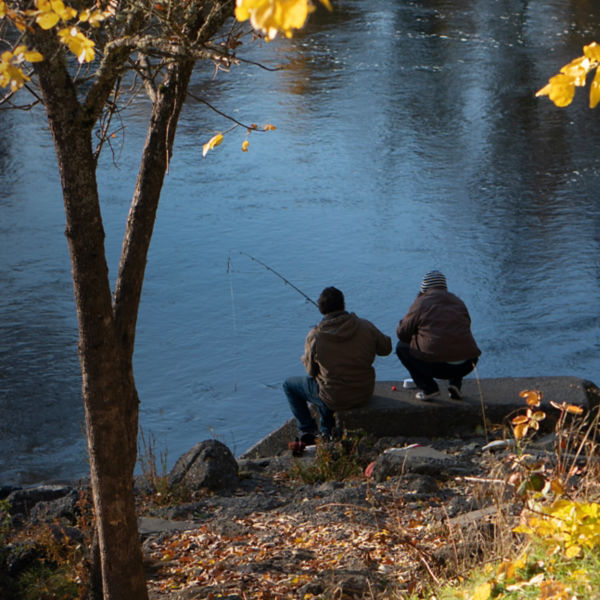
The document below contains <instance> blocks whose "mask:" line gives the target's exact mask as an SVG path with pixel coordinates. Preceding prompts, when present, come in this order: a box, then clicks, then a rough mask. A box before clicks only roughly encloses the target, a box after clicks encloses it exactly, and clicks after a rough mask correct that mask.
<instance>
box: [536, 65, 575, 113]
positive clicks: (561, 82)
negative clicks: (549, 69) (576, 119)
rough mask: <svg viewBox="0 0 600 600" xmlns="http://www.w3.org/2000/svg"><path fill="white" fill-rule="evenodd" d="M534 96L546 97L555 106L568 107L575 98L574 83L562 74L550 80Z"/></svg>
mask: <svg viewBox="0 0 600 600" xmlns="http://www.w3.org/2000/svg"><path fill="white" fill-rule="evenodd" d="M536 96H548V97H549V98H550V100H552V102H554V104H556V106H560V107H564V106H569V104H571V102H573V97H574V96H575V82H574V81H573V79H572V78H571V77H569V76H568V75H565V74H564V73H559V74H558V75H555V76H554V77H551V78H550V81H549V82H548V84H547V85H545V86H544V87H543V88H542V89H541V90H539V91H538V92H537V93H536Z"/></svg>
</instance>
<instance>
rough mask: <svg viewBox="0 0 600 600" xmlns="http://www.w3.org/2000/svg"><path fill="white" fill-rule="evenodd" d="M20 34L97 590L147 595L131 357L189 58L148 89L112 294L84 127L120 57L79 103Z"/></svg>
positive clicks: (64, 76)
mask: <svg viewBox="0 0 600 600" xmlns="http://www.w3.org/2000/svg"><path fill="white" fill-rule="evenodd" d="M232 11H233V2H232V0H225V2H224V3H223V4H218V6H217V8H215V9H214V10H213V11H212V12H211V13H210V17H209V18H208V21H206V22H205V21H204V16H203V12H202V11H201V10H198V14H197V17H196V19H194V20H193V22H192V23H188V27H189V28H190V30H191V31H192V32H196V33H197V32H198V31H199V30H200V28H201V27H203V31H204V35H205V36H206V38H207V39H208V38H209V37H210V36H211V35H212V34H213V33H214V32H215V31H216V29H218V27H220V25H221V24H222V23H223V21H224V20H225V19H226V18H227V17H228V16H230V15H231V13H232ZM29 35H30V36H31V38H32V39H33V40H34V42H35V46H36V48H37V49H39V50H40V51H41V52H42V54H43V55H44V57H45V59H44V61H42V62H39V63H36V65H35V70H36V74H37V76H38V80H39V86H40V89H41V92H42V98H43V103H44V106H45V108H46V113H47V117H48V123H49V125H50V129H51V131H52V135H53V138H54V145H55V150H56V155H57V159H58V168H59V172H60V178H61V183H62V189H63V200H64V206H65V215H66V231H65V233H66V236H67V240H68V243H69V251H70V256H71V265H72V276H73V287H74V292H75V305H76V309H77V318H78V326H79V360H80V363H81V373H82V391H83V402H84V407H85V419H86V429H87V441H88V453H89V458H90V476H91V484H92V494H93V499H94V509H95V517H96V530H97V540H98V551H99V556H100V565H101V572H102V594H103V598H104V599H105V600H147V598H148V593H147V590H146V581H145V574H144V568H143V563H142V552H141V546H140V543H139V535H138V528H137V515H136V511H135V497H134V491H133V472H134V468H135V462H136V457H137V433H138V404H139V400H138V395H137V391H136V387H135V382H134V377H133V366H132V361H133V350H134V342H135V328H136V322H137V315H138V309H139V302H140V298H141V292H142V284H143V280H144V272H145V267H146V259H147V254H148V249H149V246H150V240H151V237H152V231H153V228H154V221H155V217H156V210H157V207H158V202H159V198H160V193H161V188H162V184H163V181H164V177H165V174H166V171H167V169H168V164H169V159H170V157H171V153H172V149H173V142H174V139H175V131H176V128H177V121H178V119H179V114H180V111H181V108H182V106H183V103H184V100H185V97H186V93H187V88H188V84H189V80H190V76H191V73H192V69H193V66H194V62H195V61H194V59H191V58H190V59H185V58H179V59H178V60H174V61H173V62H171V63H170V65H169V66H168V67H167V68H166V74H165V78H164V80H163V82H162V84H161V85H160V86H159V87H158V90H157V93H156V97H155V99H154V104H153V111H152V116H151V119H150V122H149V124H148V134H147V137H146V144H145V147H144V152H143V157H142V161H141V164H140V170H139V174H138V180H137V184H136V189H135V193H134V197H133V201H132V204H131V210H130V213H129V217H128V221H127V230H126V235H125V239H124V242H123V249H122V254H121V262H120V265H119V275H118V278H117V285H116V287H115V293H114V298H112V297H111V290H110V281H109V277H108V267H107V264H106V258H105V250H104V229H103V224H102V216H101V212H100V202H99V197H98V186H97V181H96V168H97V164H96V159H95V157H94V154H93V149H92V128H93V126H94V124H95V122H96V120H97V118H98V116H99V114H98V107H102V106H104V103H105V102H106V100H107V98H108V95H109V94H110V91H111V89H112V85H113V84H114V81H116V79H117V77H118V76H119V73H120V69H121V68H122V67H123V65H124V63H125V60H126V59H127V54H126V53H125V52H124V51H123V52H122V54H121V53H120V51H117V52H116V53H115V55H111V56H110V59H111V60H112V63H111V68H110V69H108V68H107V69H105V70H104V71H103V77H104V79H102V80H100V81H98V82H97V84H98V85H97V87H96V88H92V89H93V90H94V94H92V98H91V99H90V101H89V102H88V103H87V104H86V103H84V104H82V103H80V102H79V100H78V98H77V90H76V89H75V85H74V82H73V80H72V79H71V77H70V74H69V71H68V68H67V64H66V61H65V57H64V50H63V48H62V47H61V46H60V45H59V44H58V42H57V40H56V37H55V36H54V34H53V33H52V32H46V31H42V30H40V29H34V30H31V31H30V32H29ZM111 73H112V74H111Z"/></svg>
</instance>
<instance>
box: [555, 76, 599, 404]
mask: <svg viewBox="0 0 600 600" xmlns="http://www.w3.org/2000/svg"><path fill="white" fill-rule="evenodd" d="M597 76H598V73H597V72H596V77H595V78H594V81H595V80H596V78H597ZM590 105H591V91H590ZM590 108H594V107H593V106H590ZM550 405H551V406H553V407H554V408H556V409H557V410H560V411H563V412H568V413H571V414H572V415H581V414H583V408H581V406H576V405H575V404H567V403H566V402H562V403H561V404H558V402H554V401H553V400H550Z"/></svg>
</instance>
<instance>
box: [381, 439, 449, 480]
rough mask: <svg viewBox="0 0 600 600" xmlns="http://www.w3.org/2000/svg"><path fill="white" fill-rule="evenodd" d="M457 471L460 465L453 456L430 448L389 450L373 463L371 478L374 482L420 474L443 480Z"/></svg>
mask: <svg viewBox="0 0 600 600" xmlns="http://www.w3.org/2000/svg"><path fill="white" fill-rule="evenodd" d="M457 470H458V471H460V470H461V469H460V465H459V462H458V461H457V460H456V459H455V458H454V457H453V456H450V455H449V454H447V453H445V452H440V451H438V450H435V449H433V448H431V447H430V446H416V447H413V448H411V447H407V448H390V449H389V450H387V451H386V452H384V453H383V454H381V455H380V456H379V458H378V459H377V460H376V461H375V467H374V468H373V477H374V478H375V480H376V481H385V480H386V479H387V478H388V477H394V476H398V475H404V474H405V473H420V474H422V475H430V476H432V477H435V478H439V479H445V478H447V477H448V476H449V475H450V474H453V473H456V472H457Z"/></svg>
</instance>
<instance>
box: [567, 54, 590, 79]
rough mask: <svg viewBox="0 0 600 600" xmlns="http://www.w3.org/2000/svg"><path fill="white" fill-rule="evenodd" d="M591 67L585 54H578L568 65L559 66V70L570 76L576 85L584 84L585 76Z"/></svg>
mask: <svg viewBox="0 0 600 600" xmlns="http://www.w3.org/2000/svg"><path fill="white" fill-rule="evenodd" d="M590 68H591V62H590V59H589V58H588V57H587V56H580V57H579V58H576V59H575V60H572V61H571V62H570V63H569V64H568V65H565V66H564V67H562V68H561V70H560V72H561V73H563V74H565V75H567V77H571V78H572V79H573V83H574V84H575V85H576V86H583V85H585V78H586V76H587V74H588V73H589V71H590Z"/></svg>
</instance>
